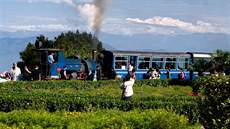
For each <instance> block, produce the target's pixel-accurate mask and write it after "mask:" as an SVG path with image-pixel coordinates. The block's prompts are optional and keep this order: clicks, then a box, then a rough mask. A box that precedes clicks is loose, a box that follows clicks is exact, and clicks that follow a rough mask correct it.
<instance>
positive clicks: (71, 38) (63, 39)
mask: <svg viewBox="0 0 230 129" xmlns="http://www.w3.org/2000/svg"><path fill="white" fill-rule="evenodd" d="M55 48H59V49H62V51H63V53H64V54H65V56H72V55H76V54H79V55H81V56H82V57H83V58H91V57H92V50H93V49H95V50H97V51H98V52H99V51H101V50H102V49H103V48H102V43H101V42H100V41H99V40H98V39H97V37H93V36H92V34H88V33H86V32H83V33H79V31H76V33H74V32H70V31H69V32H67V33H62V34H61V35H59V36H58V37H57V38H56V41H55Z"/></svg>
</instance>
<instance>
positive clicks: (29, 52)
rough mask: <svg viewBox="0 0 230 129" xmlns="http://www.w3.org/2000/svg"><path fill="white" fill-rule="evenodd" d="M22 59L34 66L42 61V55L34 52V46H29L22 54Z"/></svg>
mask: <svg viewBox="0 0 230 129" xmlns="http://www.w3.org/2000/svg"><path fill="white" fill-rule="evenodd" d="M20 56H21V59H22V60H23V61H24V62H25V63H26V64H30V65H31V66H34V65H35V64H38V63H39V61H40V53H39V52H37V51H34V44H32V43H29V44H27V47H26V49H25V50H24V51H23V52H20Z"/></svg>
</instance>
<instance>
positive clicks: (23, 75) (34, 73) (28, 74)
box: [1, 63, 40, 81]
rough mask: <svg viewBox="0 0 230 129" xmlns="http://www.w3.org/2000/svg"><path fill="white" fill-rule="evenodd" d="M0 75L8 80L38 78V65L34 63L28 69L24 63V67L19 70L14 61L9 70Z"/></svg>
mask: <svg viewBox="0 0 230 129" xmlns="http://www.w3.org/2000/svg"><path fill="white" fill-rule="evenodd" d="M1 77H3V78H5V79H7V80H10V81H19V80H24V81H31V80H40V70H39V68H38V65H35V67H34V68H33V69H29V68H28V67H27V65H24V68H23V69H22V70H21V69H20V68H19V67H18V66H17V64H16V63H13V66H12V68H11V71H10V72H8V71H5V72H3V74H1Z"/></svg>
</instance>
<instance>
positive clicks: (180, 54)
mask: <svg viewBox="0 0 230 129" xmlns="http://www.w3.org/2000/svg"><path fill="white" fill-rule="evenodd" d="M108 52H111V53H113V55H135V56H154V55H158V56H170V55H171V56H176V55H177V56H185V57H188V56H189V55H188V54H187V53H186V52H157V51H156V52H146V51H124V50H112V51H108Z"/></svg>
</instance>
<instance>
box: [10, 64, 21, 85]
mask: <svg viewBox="0 0 230 129" xmlns="http://www.w3.org/2000/svg"><path fill="white" fill-rule="evenodd" d="M20 75H21V69H20V68H18V67H17V64H16V63H13V67H12V69H11V76H12V78H13V79H12V80H13V81H17V80H19V76H20Z"/></svg>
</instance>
